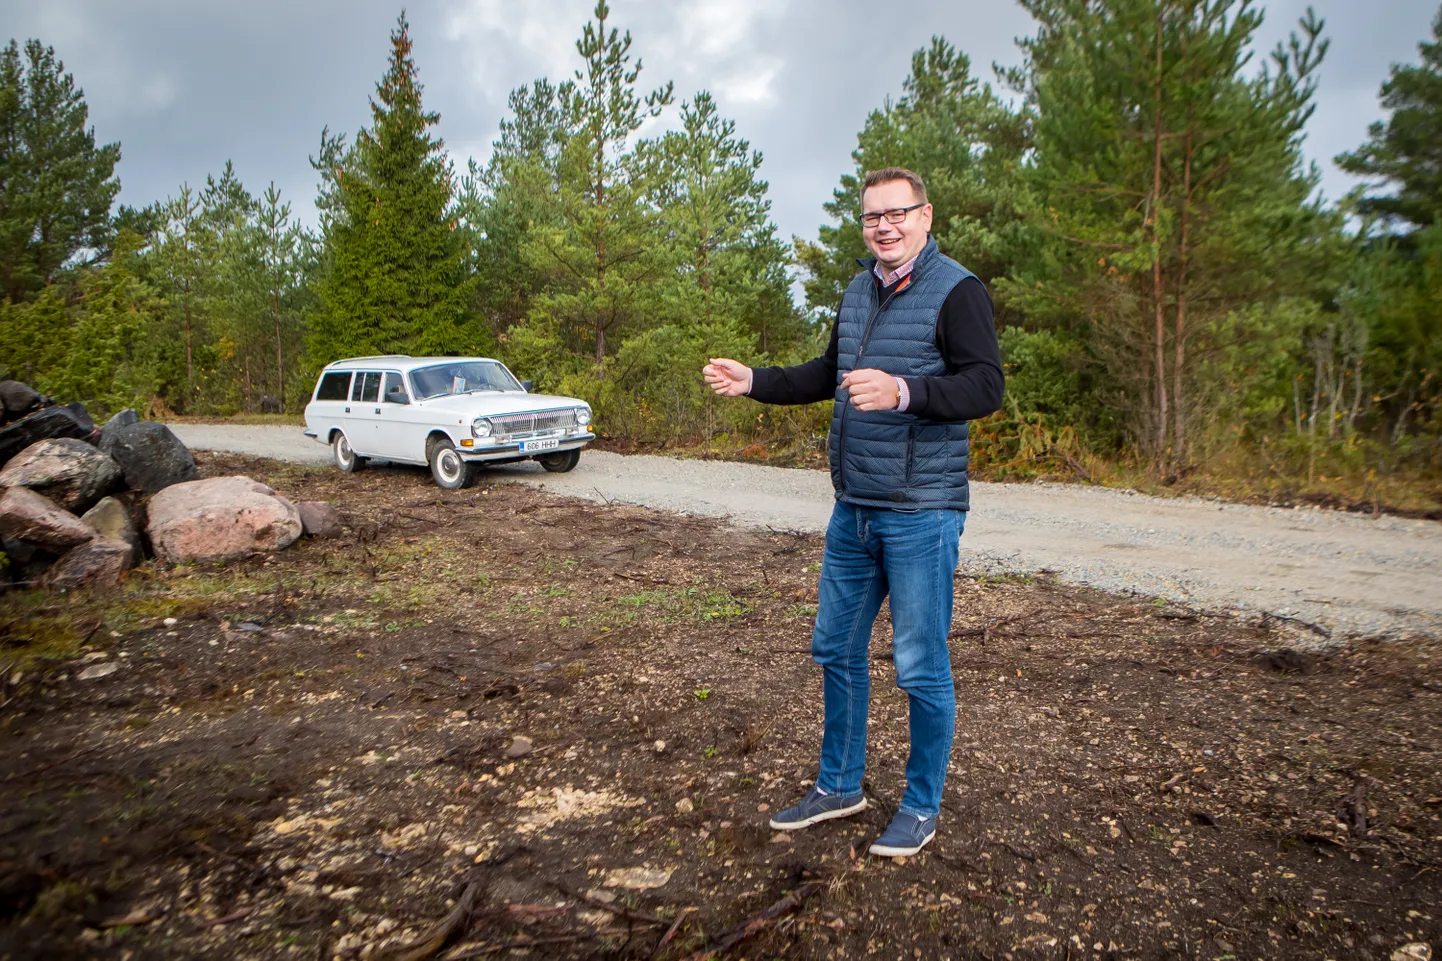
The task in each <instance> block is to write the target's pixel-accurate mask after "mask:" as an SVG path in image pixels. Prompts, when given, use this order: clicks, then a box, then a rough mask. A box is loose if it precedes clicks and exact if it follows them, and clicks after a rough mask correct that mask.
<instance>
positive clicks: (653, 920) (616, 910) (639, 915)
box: [551, 881, 669, 927]
mask: <svg viewBox="0 0 1442 961" xmlns="http://www.w3.org/2000/svg"><path fill="white" fill-rule="evenodd" d="M551 887H553V888H555V889H556V890H557V891H560V892H561V893H562V894H564V895H565V896H566V897H568V898H575V899H576V900H577V901H581V902H584V903H586V904H589V905H590V906H591V907H593V908H600V909H601V910H602V911H606V912H609V913H611V914H614V915H616V916H617V917H618V918H625V919H626V920H627V921H640V922H641V923H643V924H655V925H658V926H663V927H664V926H665V925H666V924H668V923H669V922H668V921H667V920H666V919H665V918H658V917H656V916H655V915H654V914H647V913H646V912H644V911H636V910H634V909H632V908H628V907H626V906H625V905H623V904H607V903H606V902H605V901H602V900H601V899H599V898H592V897H588V896H586V895H584V894H582V893H581V892H579V891H576V890H575V889H573V888H569V887H567V886H566V885H564V884H562V883H561V882H560V881H552V882H551Z"/></svg>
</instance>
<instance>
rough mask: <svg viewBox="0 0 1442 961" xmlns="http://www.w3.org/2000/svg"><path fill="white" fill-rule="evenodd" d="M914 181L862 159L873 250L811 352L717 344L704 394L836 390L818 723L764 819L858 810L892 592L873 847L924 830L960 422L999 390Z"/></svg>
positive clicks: (943, 763) (985, 323)
mask: <svg viewBox="0 0 1442 961" xmlns="http://www.w3.org/2000/svg"><path fill="white" fill-rule="evenodd" d="M931 219H932V208H931V204H929V203H927V200H926V186H925V185H924V184H923V183H922V181H921V178H920V177H918V176H917V175H916V174H914V173H912V172H911V171H909V170H904V169H902V168H900V167H890V168H887V169H885V170H878V171H875V172H873V173H871V174H868V175H867V177H866V179H865V182H864V184H863V186H862V191H861V225H862V235H863V237H864V238H865V241H866V246H867V248H868V249H870V251H871V252H872V254H874V255H875V257H874V259H871V260H863V261H861V262H860V263H861V265H862V267H863V268H864V270H863V271H862V272H861V273H860V274H858V275H857V276H856V279H854V280H853V281H852V282H851V285H850V286H849V287H847V289H846V293H845V294H844V295H843V296H842V300H841V308H840V310H839V311H838V312H837V317H836V325H835V326H834V327H833V328H832V331H831V343H830V346H828V347H827V349H826V353H825V354H824V355H823V356H821V357H818V358H816V359H815V360H810V361H807V362H806V363H804V364H799V365H797V366H794V367H768V368H762V369H758V370H752V369H751V368H749V367H747V366H745V365H744V364H740V363H738V362H736V361H734V360H730V359H727V358H715V359H713V360H712V361H711V362H710V363H709V364H707V365H706V366H705V367H704V368H703V370H702V373H703V375H704V376H705V378H706V382H707V383H708V384H710V385H711V387H712V389H714V390H715V391H716V393H718V394H721V395H722V396H725V397H736V396H741V395H749V396H750V397H751V398H752V399H753V400H758V401H761V402H762V403H767V404H806V403H812V402H815V401H818V400H824V399H825V398H827V397H832V398H833V399H834V404H833V408H832V416H831V433H830V441H829V442H830V461H831V480H832V484H833V485H834V486H835V488H836V504H835V506H834V508H833V509H832V514H831V523H830V525H829V526H828V527H827V531H826V553H825V556H824V559H823V561H822V565H821V585H820V590H819V604H818V608H817V615H816V628H815V631H814V632H813V634H812V638H811V653H812V656H813V657H814V658H815V660H816V662H817V663H818V664H820V665H821V668H822V680H823V691H824V700H825V724H824V728H823V733H822V737H821V768H820V773H819V774H818V775H817V778H816V784H815V787H814V788H813V789H812V791H811V792H810V793H809V794H807V795H806V797H805V798H803V799H802V800H801V801H800V802H799V803H797V804H796V805H795V806H793V807H791V808H788V809H787V810H785V811H782V812H781V813H780V814H778V815H776V817H775V818H773V819H772V820H771V827H772V828H775V829H777V830H782V831H794V830H799V829H801V828H805V827H809V826H811V825H813V824H816V823H818V822H821V821H825V820H829V819H831V818H838V817H846V816H847V815H850V814H856V813H858V812H860V811H862V810H864V809H865V808H866V799H865V797H864V796H863V795H862V787H861V785H862V775H863V773H864V771H865V764H866V720H867V709H868V702H869V700H870V691H871V685H870V674H869V671H868V666H867V648H868V646H869V644H870V640H871V627H872V624H873V622H874V621H875V619H876V615H877V612H878V611H879V610H880V609H881V602H882V601H883V600H884V599H885V598H886V596H887V595H888V593H889V594H890V596H891V622H892V627H893V637H894V639H893V658H894V661H895V664H896V683H897V686H898V687H900V688H901V689H902V690H904V691H905V692H906V693H907V696H908V699H909V703H910V714H911V754H910V756H909V757H908V758H907V762H906V792H905V794H904V795H903V796H902V799H901V805H900V807H899V809H898V811H897V814H896V816H895V817H894V818H893V819H892V821H891V824H890V825H889V826H888V827H887V828H886V830H885V831H884V832H883V833H882V835H881V837H879V838H878V839H877V840H876V842H875V843H874V844H872V845H871V853H872V854H877V855H883V856H896V855H910V854H915V853H916V852H917V851H920V850H921V848H922V847H923V846H925V845H926V844H927V843H928V842H930V841H931V839H932V838H934V837H935V836H936V818H937V815H938V814H939V813H940V811H941V789H942V783H943V781H944V780H945V778H946V768H947V763H948V762H949V760H950V758H951V742H952V737H953V735H954V733H955V730H956V691H955V688H954V686H953V684H952V679H951V658H950V655H949V654H948V652H947V647H946V638H947V634H948V633H949V632H950V630H951V609H952V594H953V590H952V578H953V576H954V575H955V572H956V564H957V539H958V538H959V537H960V536H961V532H962V527H963V524H964V521H965V518H966V511H967V510H968V509H969V507H970V505H969V503H968V501H967V478H966V465H967V452H968V441H967V421H968V420H971V419H973V418H977V417H984V416H986V415H987V414H990V413H991V412H992V411H994V410H996V409H997V407H999V406H1000V404H1001V392H1002V372H1001V355H1000V351H999V349H998V347H997V341H996V330H995V328H994V326H993V324H992V305H991V298H990V297H989V296H988V294H987V292H986V288H985V287H983V286H982V284H981V281H979V280H977V278H976V277H975V276H973V275H972V274H971V272H970V271H968V270H967V269H966V268H964V267H962V266H961V265H960V264H958V263H957V262H956V261H954V260H952V259H951V258H949V257H946V256H943V255H942V254H941V252H940V251H938V250H937V247H936V241H935V240H932V239H931V236H930V229H931Z"/></svg>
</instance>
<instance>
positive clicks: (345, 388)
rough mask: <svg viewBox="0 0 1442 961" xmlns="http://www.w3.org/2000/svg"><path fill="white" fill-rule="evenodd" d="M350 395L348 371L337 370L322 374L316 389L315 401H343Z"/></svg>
mask: <svg viewBox="0 0 1442 961" xmlns="http://www.w3.org/2000/svg"><path fill="white" fill-rule="evenodd" d="M349 393H350V371H348V370H338V371H332V372H331V373H329V374H322V375H321V378H320V386H319V387H317V388H316V391H315V399H316V400H345V399H346V395H347V394H349Z"/></svg>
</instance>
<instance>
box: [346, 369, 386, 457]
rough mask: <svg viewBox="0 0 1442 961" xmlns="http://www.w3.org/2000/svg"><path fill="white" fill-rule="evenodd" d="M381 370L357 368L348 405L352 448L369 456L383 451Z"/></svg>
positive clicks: (348, 434) (347, 426) (374, 455)
mask: <svg viewBox="0 0 1442 961" xmlns="http://www.w3.org/2000/svg"><path fill="white" fill-rule="evenodd" d="M380 400H381V372H380V371H378V370H358V371H356V372H355V377H353V378H352V379H351V385H350V403H348V404H346V407H345V436H346V439H347V440H349V441H350V448H351V450H353V451H355V452H356V453H357V454H363V455H364V456H366V457H381V456H384V455H382V454H381V452H380V436H379V435H380V431H379V429H378V428H379V426H380V419H381V405H380Z"/></svg>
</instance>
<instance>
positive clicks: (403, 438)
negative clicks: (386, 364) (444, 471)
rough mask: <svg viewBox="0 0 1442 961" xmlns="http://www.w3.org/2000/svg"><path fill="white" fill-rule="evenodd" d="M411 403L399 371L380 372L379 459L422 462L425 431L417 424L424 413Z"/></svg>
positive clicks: (377, 407) (377, 433)
mask: <svg viewBox="0 0 1442 961" xmlns="http://www.w3.org/2000/svg"><path fill="white" fill-rule="evenodd" d="M413 399H414V398H412V397H411V395H410V392H409V391H407V390H406V381H405V378H404V377H402V376H401V373H400V371H398V370H387V371H383V372H382V375H381V398H380V403H379V404H377V405H376V436H377V437H378V438H379V440H378V444H377V446H378V449H379V453H378V454H377V456H378V457H385V458H388V459H391V460H399V461H410V462H412V463H424V462H425V458H426V451H425V446H426V430H425V425H424V424H422V423H420V420H419V418H420V416H421V415H423V414H424V411H421V410H418V409H417V408H416V407H415V406H414V405H413V404H412V403H411V402H412V400H413Z"/></svg>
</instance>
